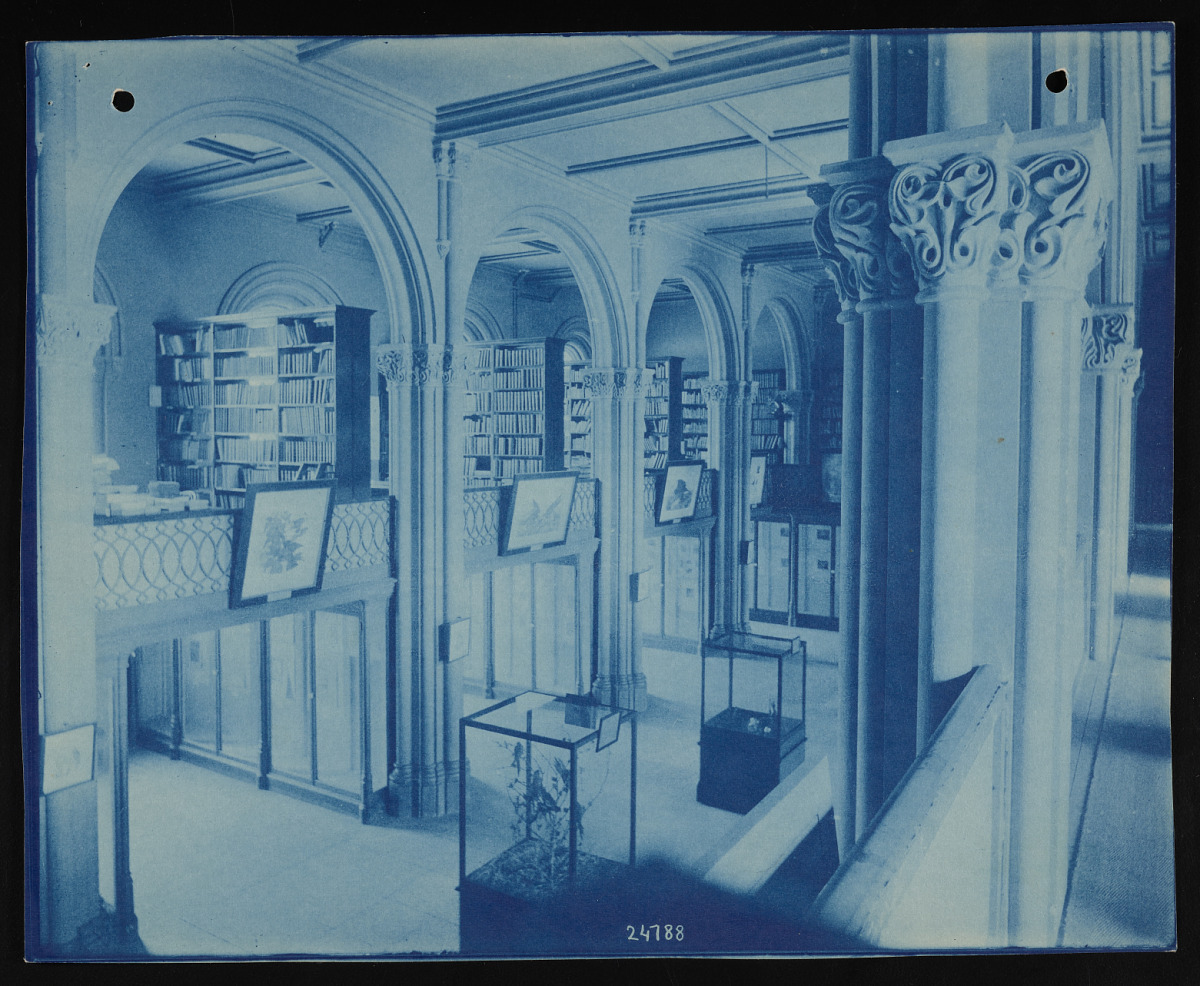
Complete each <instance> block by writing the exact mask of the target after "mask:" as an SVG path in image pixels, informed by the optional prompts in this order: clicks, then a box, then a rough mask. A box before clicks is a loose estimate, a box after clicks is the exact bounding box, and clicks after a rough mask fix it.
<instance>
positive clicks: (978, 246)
mask: <svg viewBox="0 0 1200 986" xmlns="http://www.w3.org/2000/svg"><path fill="white" fill-rule="evenodd" d="M1007 186H1008V169H1007V168H1006V167H1004V166H1002V165H997V163H996V161H995V160H994V159H993V158H992V157H991V156H990V155H987V154H982V153H969V154H960V155H958V156H956V157H953V158H951V159H950V160H949V161H946V162H944V163H942V162H936V163H930V162H925V161H921V162H917V163H914V164H910V165H908V166H906V167H904V168H901V169H900V171H898V172H897V173H896V177H895V178H894V179H892V187H891V193H890V208H891V217H892V223H891V228H892V230H893V231H894V232H895V233H896V235H897V236H899V237H900V238H901V240H902V241H903V242H904V244H905V246H906V247H907V248H908V253H909V255H910V257H911V258H912V262H913V268H914V269H915V271H916V274H917V280H918V282H919V283H920V285H921V289H922V291H923V292H936V291H940V290H944V289H947V288H959V287H968V288H981V287H983V286H985V285H986V284H987V281H988V277H989V275H990V273H991V268H992V263H993V259H994V257H995V255H996V251H997V248H998V244H999V242H1000V230H1001V222H1000V221H1001V217H1002V216H1003V215H1004V213H1005V212H1006V211H1007V208H1008V202H1007V196H1008V188H1007Z"/></svg>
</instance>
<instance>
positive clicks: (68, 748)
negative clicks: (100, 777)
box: [42, 723, 96, 794]
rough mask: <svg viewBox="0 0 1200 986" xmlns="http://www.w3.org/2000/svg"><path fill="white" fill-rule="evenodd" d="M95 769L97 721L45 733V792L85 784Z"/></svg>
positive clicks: (43, 775)
mask: <svg viewBox="0 0 1200 986" xmlns="http://www.w3.org/2000/svg"><path fill="white" fill-rule="evenodd" d="M95 770H96V725H95V723H88V724H87V725H85V726H76V727H75V728H74V729H68V730H65V731H63V732H61V733H47V734H46V735H45V736H43V737H42V794H53V793H54V792H55V791H62V790H64V789H66V788H68V787H74V786H75V785H76V784H85V783H87V782H88V781H90V780H91V779H92V778H93V777H94V776H95Z"/></svg>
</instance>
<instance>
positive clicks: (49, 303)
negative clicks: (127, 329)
mask: <svg viewBox="0 0 1200 986" xmlns="http://www.w3.org/2000/svg"><path fill="white" fill-rule="evenodd" d="M116 314H117V310H116V308H114V307H113V306H112V305H97V304H94V303H93V302H88V301H73V300H70V299H67V298H59V297H55V296H53V295H41V296H39V297H38V305H37V360H38V363H56V364H60V365H75V366H86V367H91V365H92V361H93V360H94V359H95V358H96V353H98V352H99V351H100V347H101V346H103V345H104V344H105V343H106V342H108V339H109V336H110V334H111V333H112V327H113V319H114V317H115V316H116Z"/></svg>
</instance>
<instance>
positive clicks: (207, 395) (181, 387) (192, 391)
mask: <svg viewBox="0 0 1200 986" xmlns="http://www.w3.org/2000/svg"><path fill="white" fill-rule="evenodd" d="M163 403H164V404H166V405H168V406H175V407H200V406H202V405H205V404H211V403H212V393H211V392H210V390H209V387H208V384H203V383H181V384H177V385H176V386H174V387H164V388H163Z"/></svg>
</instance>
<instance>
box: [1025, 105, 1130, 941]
mask: <svg viewBox="0 0 1200 986" xmlns="http://www.w3.org/2000/svg"><path fill="white" fill-rule="evenodd" d="M1013 156H1014V159H1015V163H1016V164H1017V166H1018V167H1019V169H1020V172H1019V174H1020V176H1021V177H1022V180H1023V183H1024V189H1022V196H1021V198H1022V199H1023V201H1022V202H1021V205H1020V206H1019V207H1018V208H1019V211H1020V212H1021V213H1023V214H1024V215H1025V216H1027V217H1028V221H1027V222H1026V223H1024V224H1023V236H1022V239H1021V242H1020V247H1021V265H1020V276H1021V281H1022V283H1023V284H1024V285H1025V288H1026V292H1027V299H1028V300H1027V303H1026V306H1025V313H1024V320H1023V321H1024V324H1023V326H1022V362H1023V364H1024V366H1025V370H1024V374H1023V379H1024V381H1025V386H1024V388H1023V391H1024V392H1023V395H1022V398H1023V399H1022V405H1023V408H1024V410H1025V416H1026V421H1025V424H1024V427H1025V430H1026V435H1027V440H1026V441H1025V442H1023V447H1022V450H1021V480H1020V504H1019V508H1018V509H1019V523H1018V539H1019V545H1018V558H1019V563H1018V591H1019V597H1018V600H1019V602H1018V620H1017V634H1016V641H1017V651H1016V659H1015V674H1014V682H1013V684H1014V694H1013V754H1012V821H1011V828H1010V881H1011V887H1012V888H1013V892H1012V893H1011V894H1010V911H1009V919H1010V920H1009V930H1010V937H1011V943H1012V944H1014V945H1023V946H1031V947H1044V946H1047V945H1052V944H1053V943H1054V941H1055V940H1056V935H1057V932H1058V924H1059V919H1060V917H1061V913H1062V906H1063V901H1064V898H1065V894H1066V880H1067V868H1068V862H1069V851H1070V846H1069V820H1070V812H1069V807H1068V805H1069V790H1070V754H1071V734H1070V730H1071V683H1072V679H1073V676H1074V671H1075V667H1076V665H1075V661H1074V660H1073V659H1072V658H1074V657H1075V656H1076V655H1073V654H1070V653H1068V650H1069V648H1070V646H1071V645H1072V642H1073V641H1074V639H1075V629H1074V627H1073V625H1072V617H1073V614H1072V613H1071V612H1070V611H1069V606H1070V603H1071V600H1072V596H1073V592H1074V589H1073V586H1072V578H1073V566H1074V557H1075V556H1074V551H1075V545H1074V542H1075V537H1076V531H1075V527H1074V520H1075V514H1074V510H1073V507H1074V505H1075V503H1076V502H1077V497H1076V490H1075V489H1073V488H1072V487H1071V477H1070V474H1069V471H1068V470H1064V468H1063V464H1064V463H1068V462H1070V461H1072V460H1073V459H1075V458H1076V450H1075V449H1074V448H1071V447H1070V445H1069V442H1070V439H1071V419H1072V416H1074V417H1075V418H1076V420H1077V418H1078V405H1077V403H1076V402H1074V401H1073V400H1072V396H1073V395H1077V394H1078V393H1079V383H1078V372H1079V371H1078V367H1079V358H1080V356H1079V353H1080V348H1081V340H1080V334H1079V322H1078V315H1077V312H1078V309H1079V306H1080V305H1081V303H1082V299H1083V291H1084V288H1085V286H1086V284H1087V277H1088V274H1089V273H1090V272H1091V270H1092V269H1093V268H1094V267H1095V266H1096V264H1097V263H1098V261H1099V253H1100V250H1101V248H1102V247H1103V244H1104V234H1105V221H1106V217H1107V209H1108V200H1109V196H1110V194H1111V173H1110V171H1109V158H1108V148H1107V141H1106V140H1105V137H1104V127H1103V124H1101V123H1098V124H1093V125H1086V126H1078V127H1061V128H1057V129H1055V130H1047V131H1032V132H1030V133H1029V134H1024V135H1022V136H1021V138H1019V139H1018V141H1017V143H1016V145H1015V146H1014V148H1013ZM1012 199H1013V202H1014V203H1016V202H1017V201H1018V196H1016V195H1013V197H1012Z"/></svg>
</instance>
